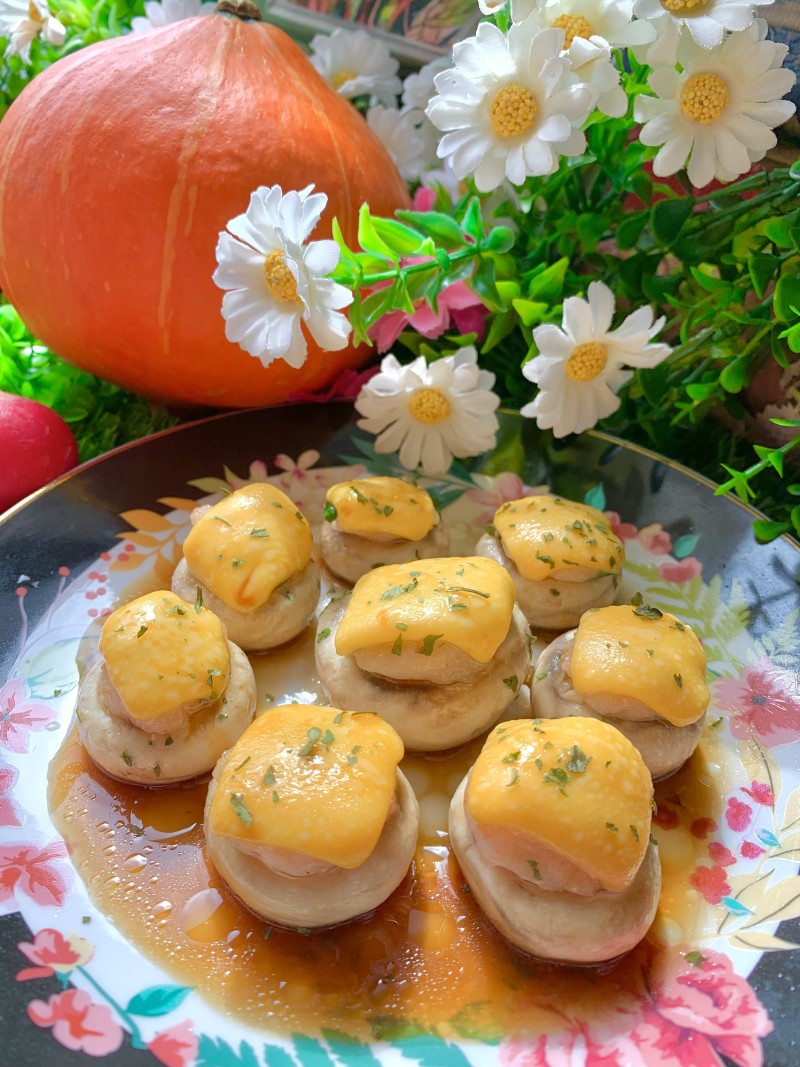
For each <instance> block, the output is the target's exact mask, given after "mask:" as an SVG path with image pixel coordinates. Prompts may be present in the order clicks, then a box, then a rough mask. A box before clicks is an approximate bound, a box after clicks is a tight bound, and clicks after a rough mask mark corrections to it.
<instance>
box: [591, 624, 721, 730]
mask: <svg viewBox="0 0 800 1067" xmlns="http://www.w3.org/2000/svg"><path fill="white" fill-rule="evenodd" d="M570 674H571V676H572V684H573V686H574V688H575V690H576V691H577V692H578V693H582V694H584V695H586V696H589V695H592V694H595V693H611V694H614V695H615V696H624V697H630V698H631V699H633V700H640V701H641V702H642V703H643V704H645V705H646V706H647V707H649V708H652V709H653V711H654V712H655V713H656V714H657V715H660V716H661V718H662V719H666V720H667V722H670V723H672V725H673V726H687V725H688V724H689V723H693V722H696V721H697V720H698V719H699V718H700V716H701V715H702V714H703V712H704V711H705V710H706V708H707V707H708V702H709V699H710V694H709V692H708V687H707V686H706V655H705V652H704V651H703V646H702V645H701V644H700V639H699V638H698V636H697V634H696V633H695V632H694V630H692V628H691V627H690V626H686V625H685V624H684V623H682V622H679V621H678V619H676V618H675V616H674V615H670V614H669V613H667V612H665V613H664V614H663V615H662V617H661V618H660V619H648V618H645V617H644V616H642V615H636V614H635V612H634V608H633V607H630V606H628V607H622V606H614V607H610V608H598V609H596V610H593V611H587V612H586V614H585V615H584V616H583V617H582V619H581V621H580V624H579V626H578V630H577V633H576V634H575V645H574V647H573V650H572V665H571V667H570Z"/></svg>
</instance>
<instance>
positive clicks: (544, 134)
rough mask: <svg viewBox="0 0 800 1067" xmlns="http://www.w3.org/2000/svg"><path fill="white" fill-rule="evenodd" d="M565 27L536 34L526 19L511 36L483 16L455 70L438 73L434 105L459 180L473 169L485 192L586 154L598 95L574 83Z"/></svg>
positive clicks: (457, 52) (459, 50) (457, 51)
mask: <svg viewBox="0 0 800 1067" xmlns="http://www.w3.org/2000/svg"><path fill="white" fill-rule="evenodd" d="M563 41H564V33H563V31H562V30H557V29H556V30H554V29H549V30H544V31H542V32H535V31H534V29H533V27H531V26H530V25H529V24H528V23H527V22H526V23H520V24H518V25H514V26H512V27H511V28H510V30H509V31H508V33H507V34H504V33H502V32H501V31H500V30H499V29H498V27H497V26H495V25H493V24H492V23H489V22H482V23H481V24H480V26H478V30H477V33H476V35H475V36H474V37H470V38H469V39H468V40H466V41H461V42H460V43H459V44H456V45H454V46H453V61H454V66H453V69H452V70H446V71H443V72H442V73H441V74H437V75H436V78H435V79H434V81H435V84H436V90H437V93H438V95H437V96H435V97H434V98H433V100H431V102H430V104H429V105H428V108H427V114H428V115H429V117H430V119H431V121H432V122H433V124H434V126H436V127H437V128H438V129H440V130H442V131H444V137H443V138H442V139H441V141H440V143H439V147H438V150H437V151H438V155H439V156H440V158H442V159H450V161H451V163H452V167H453V171H454V172H455V174H456V177H457V178H465V177H467V175H470V174H472V175H474V179H475V185H476V187H477V188H478V190H479V191H480V192H484V193H485V192H490V191H491V190H492V189H496V188H497V186H498V185H500V183H501V182H502V181H503V179H504V178H508V179H509V181H511V182H513V183H514V184H515V185H521V184H522V183H523V182H524V181H525V179H526V178H527V177H528V176H529V175H542V174H552V173H553V171H555V170H556V169H557V167H558V163H559V157H560V156H562V155H567V156H576V155H580V154H581V152H583V150H584V149H585V147H586V137H585V136H584V134H583V133H582V131H581V130H579V129H577V128H576V127H578V126H580V125H581V124H582V123H583V122H584V121H585V119H586V118H587V116H588V114H589V112H590V110H591V109H592V107H593V105H594V102H595V99H596V93H595V91H594V90H592V89H590V88H589V87H588V86H585V85H568V76H569V70H570V64H569V60H568V59H566V58H564V57H562V56H561V55H560V53H561V48H562V44H563Z"/></svg>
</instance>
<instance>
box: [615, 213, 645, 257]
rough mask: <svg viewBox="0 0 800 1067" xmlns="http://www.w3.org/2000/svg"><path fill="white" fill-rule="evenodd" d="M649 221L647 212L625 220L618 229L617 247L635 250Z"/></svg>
mask: <svg viewBox="0 0 800 1067" xmlns="http://www.w3.org/2000/svg"><path fill="white" fill-rule="evenodd" d="M647 219H648V216H647V213H646V212H641V213H640V214H637V215H631V216H630V217H629V218H627V219H624V220H623V221H622V222H621V223H620V224H619V226H618V227H617V246H618V247H619V248H623V249H628V248H633V247H634V245H635V244H636V242H637V241H638V240H639V238H640V236H641V234H642V231H643V230H644V228H645V226H646V225H647Z"/></svg>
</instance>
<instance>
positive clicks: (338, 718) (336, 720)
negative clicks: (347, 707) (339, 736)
mask: <svg viewBox="0 0 800 1067" xmlns="http://www.w3.org/2000/svg"><path fill="white" fill-rule="evenodd" d="M343 718H344V712H343V711H340V712H339V714H338V715H336V716H334V719H333V725H334V726H338V725H339V724H340V723H341V721H342V719H343Z"/></svg>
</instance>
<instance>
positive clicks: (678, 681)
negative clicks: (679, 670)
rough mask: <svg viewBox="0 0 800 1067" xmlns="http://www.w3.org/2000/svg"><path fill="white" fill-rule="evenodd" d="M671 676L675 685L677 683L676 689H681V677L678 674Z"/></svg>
mask: <svg viewBox="0 0 800 1067" xmlns="http://www.w3.org/2000/svg"><path fill="white" fill-rule="evenodd" d="M672 677H673V678H674V679H675V685H677V687H678V689H683V678H681V676H680V675H679V674H673V676H672Z"/></svg>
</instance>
